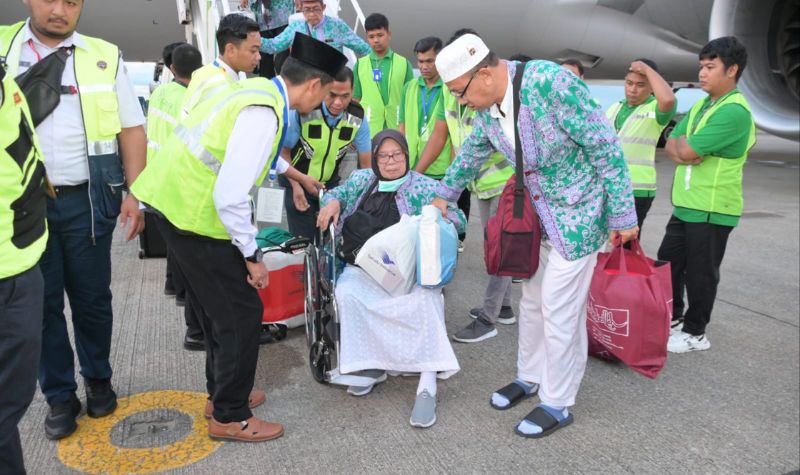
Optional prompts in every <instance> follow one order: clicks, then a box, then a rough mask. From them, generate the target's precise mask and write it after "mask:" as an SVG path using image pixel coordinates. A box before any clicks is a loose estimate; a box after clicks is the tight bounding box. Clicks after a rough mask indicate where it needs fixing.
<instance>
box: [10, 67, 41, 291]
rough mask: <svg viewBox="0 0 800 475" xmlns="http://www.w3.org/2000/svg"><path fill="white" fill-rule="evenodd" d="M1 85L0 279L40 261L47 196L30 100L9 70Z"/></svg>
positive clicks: (15, 273) (22, 270) (21, 271)
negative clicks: (29, 104) (28, 101)
mask: <svg viewBox="0 0 800 475" xmlns="http://www.w3.org/2000/svg"><path fill="white" fill-rule="evenodd" d="M0 87H2V88H3V91H2V94H0V95H2V103H1V104H0V124H3V126H2V127H0V223H2V226H0V279H5V278H7V277H12V276H15V275H19V274H21V273H23V272H25V271H27V270H28V269H30V268H32V267H33V266H35V265H36V263H37V262H39V258H40V257H41V256H42V253H43V252H44V249H45V247H46V245H47V221H46V219H45V214H46V212H47V200H46V199H45V179H44V175H45V173H44V163H43V162H42V152H41V150H40V149H39V140H38V138H37V137H36V133H35V131H34V128H33V122H31V113H30V111H29V110H28V103H27V101H26V100H25V96H24V95H23V94H22V91H21V90H20V89H19V87H18V86H17V83H16V82H15V81H14V78H13V76H11V75H7V76H6V77H5V78H4V79H3V82H2V85H1V86H0Z"/></svg>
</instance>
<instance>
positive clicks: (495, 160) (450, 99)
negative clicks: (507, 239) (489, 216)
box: [444, 93, 514, 200]
mask: <svg viewBox="0 0 800 475" xmlns="http://www.w3.org/2000/svg"><path fill="white" fill-rule="evenodd" d="M475 114H476V113H475V111H474V110H473V109H470V108H468V107H464V108H463V109H462V108H460V107H459V104H458V99H457V98H456V97H455V96H454V95H452V94H447V93H446V94H445V95H444V117H445V119H446V120H447V131H448V133H449V134H450V143H451V144H452V146H453V150H454V151H455V155H458V152H459V151H460V150H461V145H462V144H463V143H464V140H466V138H467V137H468V136H469V134H471V133H472V127H473V122H474V121H475ZM513 174H514V167H513V166H512V165H511V163H509V161H508V160H506V156H505V155H503V154H502V153H500V152H495V153H493V154H492V156H491V157H489V160H487V161H486V162H484V164H483V165H482V166H481V169H480V171H479V172H478V176H477V177H476V178H475V179H474V180H472V181H471V182H470V183H469V184H468V185H467V188H468V189H469V190H470V191H471V192H472V193H473V194H474V195H475V196H476V197H477V198H478V199H481V200H488V199H492V198H494V197H495V196H498V195H500V194H501V193H502V192H503V188H504V187H505V186H506V182H508V179H509V178H511V175H513Z"/></svg>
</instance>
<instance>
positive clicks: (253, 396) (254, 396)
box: [205, 389, 267, 419]
mask: <svg viewBox="0 0 800 475" xmlns="http://www.w3.org/2000/svg"><path fill="white" fill-rule="evenodd" d="M266 400H267V393H265V392H264V391H262V390H260V389H253V390H252V391H250V397H248V398H247V405H248V406H250V409H253V408H256V407H258V406H260V405H262V404H264V401H266ZM213 412H214V405H213V404H212V403H211V400H210V399H209V400H207V401H206V412H205V416H206V419H211V414H212V413H213Z"/></svg>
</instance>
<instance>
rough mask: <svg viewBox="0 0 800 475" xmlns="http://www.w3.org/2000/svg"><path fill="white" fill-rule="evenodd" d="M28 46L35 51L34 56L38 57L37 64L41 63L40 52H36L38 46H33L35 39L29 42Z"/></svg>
mask: <svg viewBox="0 0 800 475" xmlns="http://www.w3.org/2000/svg"><path fill="white" fill-rule="evenodd" d="M28 46H29V47H30V49H31V50H32V51H33V54H35V55H36V62H37V63H38V62H39V61H41V60H42V55H40V54H39V52H38V51H36V46H35V45H34V44H33V39H30V40H28Z"/></svg>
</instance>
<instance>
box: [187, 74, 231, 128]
mask: <svg viewBox="0 0 800 475" xmlns="http://www.w3.org/2000/svg"><path fill="white" fill-rule="evenodd" d="M234 82H236V81H234V80H233V79H232V78H231V77H230V76H229V75H228V73H227V72H226V71H225V69H224V68H222V67H221V66H217V65H216V64H214V63H211V64H206V65H205V66H203V67H201V68H200V69H198V70H196V71H195V72H194V73H192V80H191V81H190V82H189V87H187V89H186V93H185V96H184V100H183V105H182V106H181V115H180V120H183V119H185V118H186V116H187V115H189V113H190V112H191V111H192V109H194V108H195V107H197V105H198V104H199V103H200V102H202V101H204V100H207V99H209V98H211V97H214V96H215V95H216V94H217V93H219V92H221V91H223V90H225V88H226V87H227V86H228V85H230V84H231V83H234Z"/></svg>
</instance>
